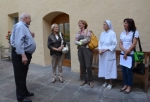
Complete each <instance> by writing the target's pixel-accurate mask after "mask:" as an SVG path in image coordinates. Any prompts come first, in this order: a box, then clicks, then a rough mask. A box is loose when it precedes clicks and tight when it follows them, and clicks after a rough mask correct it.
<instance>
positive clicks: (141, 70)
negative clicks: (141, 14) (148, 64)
mask: <svg viewBox="0 0 150 102" xmlns="http://www.w3.org/2000/svg"><path fill="white" fill-rule="evenodd" d="M134 35H135V32H134V34H133V39H134ZM132 42H133V40H132ZM138 44H139V49H140V51H136V48H134V61H135V62H140V63H138V64H137V65H136V67H134V68H133V72H135V73H138V74H145V65H144V63H143V60H144V53H143V52H142V47H141V42H140V38H138Z"/></svg>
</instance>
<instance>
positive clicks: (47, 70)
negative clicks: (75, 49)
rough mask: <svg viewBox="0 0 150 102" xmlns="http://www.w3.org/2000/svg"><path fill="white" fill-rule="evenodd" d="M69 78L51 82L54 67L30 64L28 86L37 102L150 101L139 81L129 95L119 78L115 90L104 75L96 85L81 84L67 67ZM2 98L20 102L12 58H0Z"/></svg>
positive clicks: (65, 70) (95, 80)
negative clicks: (105, 87)
mask: <svg viewBox="0 0 150 102" xmlns="http://www.w3.org/2000/svg"><path fill="white" fill-rule="evenodd" d="M63 69H64V73H63V75H64V80H65V82H64V83H63V84H62V83H59V82H58V81H57V82H56V83H55V84H52V83H51V67H50V66H46V67H43V66H39V65H35V64H31V65H30V70H29V73H28V78H27V86H28V89H29V90H30V91H31V92H34V93H35V96H34V97H31V99H32V100H33V102H150V90H149V93H147V94H146V93H144V92H143V89H142V84H141V82H140V83H135V84H134V89H133V91H132V92H131V93H130V94H128V95H125V94H123V93H120V92H119V89H120V88H121V86H122V81H119V80H116V81H115V85H114V87H113V89H112V90H107V89H104V88H102V87H101V85H102V83H103V82H104V80H103V79H99V78H97V76H94V84H95V87H94V88H90V87H89V85H85V86H83V87H81V86H79V84H80V80H79V74H78V73H73V72H70V68H67V67H63ZM0 102H16V97H15V83H14V76H13V68H12V64H11V62H8V61H1V62H0Z"/></svg>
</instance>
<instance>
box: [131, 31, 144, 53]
mask: <svg viewBox="0 0 150 102" xmlns="http://www.w3.org/2000/svg"><path fill="white" fill-rule="evenodd" d="M135 32H136V31H134V33H133V37H132V43H133V39H134V37H135ZM138 44H139V49H140V51H141V52H142V47H141V41H140V38H139V37H138ZM133 50H134V52H136V47H135V48H134V49H133Z"/></svg>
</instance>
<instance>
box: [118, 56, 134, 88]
mask: <svg viewBox="0 0 150 102" xmlns="http://www.w3.org/2000/svg"><path fill="white" fill-rule="evenodd" d="M130 56H131V57H132V62H131V63H132V67H133V66H134V58H133V55H130ZM121 68H122V76H123V83H124V85H127V86H132V84H133V72H132V68H127V67H125V66H121Z"/></svg>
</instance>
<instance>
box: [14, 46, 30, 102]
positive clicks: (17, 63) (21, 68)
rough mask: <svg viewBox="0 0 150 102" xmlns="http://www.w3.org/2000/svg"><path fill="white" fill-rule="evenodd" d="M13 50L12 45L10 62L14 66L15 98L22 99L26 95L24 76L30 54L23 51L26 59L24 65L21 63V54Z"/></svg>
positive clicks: (25, 76)
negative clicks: (26, 61)
mask: <svg viewBox="0 0 150 102" xmlns="http://www.w3.org/2000/svg"><path fill="white" fill-rule="evenodd" d="M15 50H16V49H15V48H14V47H12V63H13V67H14V77H15V83H16V96H17V100H22V99H24V98H26V95H27V93H28V90H27V87H26V78H27V73H28V69H29V64H30V61H31V58H32V55H31V54H29V53H25V55H26V57H27V59H28V63H27V64H26V65H24V64H23V63H22V56H21V55H18V54H17V53H16V51H15Z"/></svg>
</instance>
